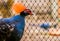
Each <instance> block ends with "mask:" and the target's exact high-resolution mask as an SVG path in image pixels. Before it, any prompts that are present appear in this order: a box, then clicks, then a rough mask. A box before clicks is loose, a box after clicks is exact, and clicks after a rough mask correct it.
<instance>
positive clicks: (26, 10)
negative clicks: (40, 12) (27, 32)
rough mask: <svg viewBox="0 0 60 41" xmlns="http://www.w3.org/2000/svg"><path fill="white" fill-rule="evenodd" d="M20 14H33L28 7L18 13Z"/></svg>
mask: <svg viewBox="0 0 60 41" xmlns="http://www.w3.org/2000/svg"><path fill="white" fill-rule="evenodd" d="M20 15H21V16H27V15H33V14H32V12H31V10H30V9H25V10H24V11H22V12H21V13H20Z"/></svg>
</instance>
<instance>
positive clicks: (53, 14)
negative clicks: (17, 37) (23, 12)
mask: <svg viewBox="0 0 60 41" xmlns="http://www.w3.org/2000/svg"><path fill="white" fill-rule="evenodd" d="M15 2H20V3H22V4H24V5H25V6H26V7H27V8H29V9H30V10H31V11H32V13H33V14H34V15H32V16H30V15H29V16H27V17H26V18H25V30H24V35H23V37H22V39H21V41H60V36H58V35H57V36H54V35H51V34H50V33H53V34H59V35H60V28H59V27H60V22H58V18H59V17H60V15H58V14H60V1H59V0H15ZM43 23H49V26H50V27H47V28H48V29H45V28H43V27H41V24H43Z"/></svg>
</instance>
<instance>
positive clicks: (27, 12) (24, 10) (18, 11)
mask: <svg viewBox="0 0 60 41" xmlns="http://www.w3.org/2000/svg"><path fill="white" fill-rule="evenodd" d="M12 9H13V10H14V11H15V12H16V13H15V14H20V15H21V16H27V15H32V13H31V10H30V9H27V8H26V7H25V6H24V5H23V4H21V3H15V4H13V6H12Z"/></svg>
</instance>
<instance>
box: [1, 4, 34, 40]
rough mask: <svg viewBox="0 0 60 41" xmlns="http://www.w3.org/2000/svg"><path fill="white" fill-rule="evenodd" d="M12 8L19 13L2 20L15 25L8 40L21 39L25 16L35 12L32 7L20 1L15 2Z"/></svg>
mask: <svg viewBox="0 0 60 41" xmlns="http://www.w3.org/2000/svg"><path fill="white" fill-rule="evenodd" d="M12 8H13V10H14V11H15V12H16V14H17V15H15V16H13V17H10V18H2V19H0V20H2V21H4V22H5V23H7V24H11V25H12V26H13V27H14V30H13V31H12V33H11V36H10V37H9V38H7V39H6V41H20V40H21V38H22V36H23V33H24V28H25V17H26V16H28V15H33V14H32V12H31V10H30V9H28V8H26V7H25V6H24V5H23V4H20V3H15V4H13V6H12Z"/></svg>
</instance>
